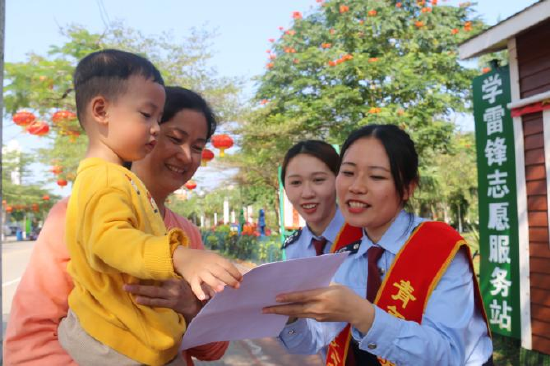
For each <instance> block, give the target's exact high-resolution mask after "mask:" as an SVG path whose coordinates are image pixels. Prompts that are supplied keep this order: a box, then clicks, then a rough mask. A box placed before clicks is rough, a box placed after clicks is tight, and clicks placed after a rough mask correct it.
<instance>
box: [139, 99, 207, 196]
mask: <svg viewBox="0 0 550 366" xmlns="http://www.w3.org/2000/svg"><path fill="white" fill-rule="evenodd" d="M207 132H208V127H207V121H206V118H205V116H204V115H203V114H202V113H201V112H198V111H195V110H192V109H182V110H181V111H179V112H178V113H176V114H175V115H174V117H173V118H172V119H170V120H169V121H167V122H164V123H163V124H161V125H160V133H159V136H158V142H157V145H156V146H155V148H154V149H153V151H152V152H151V153H150V154H149V155H148V156H147V157H146V158H145V159H143V160H142V161H139V162H136V163H134V164H139V165H142V164H144V165H146V167H147V169H143V168H140V167H137V168H140V169H139V172H140V174H139V176H140V178H142V179H143V181H144V182H146V184H147V182H150V183H151V185H148V187H150V190H151V191H155V192H159V193H161V195H165V196H167V195H169V194H170V193H172V192H174V191H175V190H177V189H179V188H180V187H181V186H182V185H184V184H185V183H186V182H187V181H188V180H189V179H191V177H192V176H193V175H194V174H195V172H196V171H197V168H198V167H199V165H200V163H201V156H202V150H203V149H204V147H205V145H206V139H207ZM144 175H145V176H144Z"/></svg>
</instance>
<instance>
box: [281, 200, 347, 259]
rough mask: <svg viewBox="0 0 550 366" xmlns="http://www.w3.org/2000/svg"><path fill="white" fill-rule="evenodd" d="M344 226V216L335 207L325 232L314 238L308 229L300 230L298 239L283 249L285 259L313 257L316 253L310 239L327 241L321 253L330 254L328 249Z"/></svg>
mask: <svg viewBox="0 0 550 366" xmlns="http://www.w3.org/2000/svg"><path fill="white" fill-rule="evenodd" d="M344 224H345V221H344V216H342V213H341V212H340V209H338V207H337V208H336V213H335V214H334V217H333V218H332V221H331V222H330V223H329V224H328V226H327V228H326V229H325V231H323V233H322V234H321V236H315V234H313V233H312V232H311V230H310V229H309V227H307V226H306V227H304V228H303V229H302V234H301V235H300V238H298V240H297V241H296V242H295V243H292V244H291V245H289V246H288V247H286V248H285V254H286V258H287V259H296V258H308V257H315V256H316V252H315V247H314V246H313V244H312V239H317V240H320V239H321V238H325V239H327V244H326V245H325V249H324V251H323V253H324V254H326V253H330V248H331V247H332V244H333V243H334V241H335V240H336V237H337V236H338V233H339V232H340V229H341V228H342V226H344Z"/></svg>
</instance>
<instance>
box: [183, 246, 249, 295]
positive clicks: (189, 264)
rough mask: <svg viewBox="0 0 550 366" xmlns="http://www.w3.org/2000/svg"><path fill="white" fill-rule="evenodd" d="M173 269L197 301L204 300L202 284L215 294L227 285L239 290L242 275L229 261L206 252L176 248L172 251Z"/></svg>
mask: <svg viewBox="0 0 550 366" xmlns="http://www.w3.org/2000/svg"><path fill="white" fill-rule="evenodd" d="M173 262H174V268H175V269H176V272H178V273H179V274H180V275H181V276H182V277H183V278H184V279H185V280H186V281H187V282H188V283H189V285H190V286H191V290H193V293H194V294H195V296H197V298H198V299H199V300H206V299H207V298H208V297H209V296H208V295H207V294H205V291H204V290H203V288H202V284H203V283H204V284H206V285H208V286H209V287H210V288H211V289H212V290H214V291H215V292H221V291H223V288H224V286H225V285H226V284H227V285H229V286H231V287H233V288H239V285H240V281H241V280H242V275H241V273H240V272H239V270H238V269H237V268H236V267H235V266H234V265H233V264H231V262H230V261H228V260H227V259H225V258H223V257H222V256H220V255H218V254H216V253H214V252H210V251H207V250H198V249H189V248H185V247H182V246H180V247H178V248H177V249H176V250H175V251H174V258H173Z"/></svg>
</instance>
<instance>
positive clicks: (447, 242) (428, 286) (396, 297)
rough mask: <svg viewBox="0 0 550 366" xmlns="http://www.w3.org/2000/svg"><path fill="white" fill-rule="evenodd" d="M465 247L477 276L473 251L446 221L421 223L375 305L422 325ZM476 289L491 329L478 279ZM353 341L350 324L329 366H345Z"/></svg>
mask: <svg viewBox="0 0 550 366" xmlns="http://www.w3.org/2000/svg"><path fill="white" fill-rule="evenodd" d="M461 248H465V250H466V252H467V254H468V260H469V262H470V268H471V269H472V273H473V264H472V260H471V255H470V249H469V247H468V245H467V243H466V241H465V240H464V239H463V238H462V237H461V236H460V235H459V234H458V233H457V232H456V231H455V230H454V229H452V228H451V227H450V226H448V225H447V224H445V223H442V222H435V221H433V222H424V223H422V224H420V225H419V226H418V227H417V228H416V229H415V230H414V232H413V233H412V235H411V236H410V237H409V239H408V240H407V242H406V243H405V244H404V245H403V247H402V248H401V250H400V251H399V253H397V255H396V257H395V259H394V261H393V263H392V265H391V267H390V269H389V271H388V273H387V274H386V277H384V281H383V282H382V285H381V286H380V289H379V290H378V294H377V295H376V300H375V301H374V303H375V304H376V305H377V306H378V307H379V308H381V309H382V310H384V311H386V312H387V313H388V314H391V315H393V316H395V317H397V318H400V319H406V320H412V321H415V322H417V323H419V324H421V323H422V316H423V314H424V310H425V309H426V305H427V304H428V300H429V299H430V295H431V293H432V291H433V290H434V288H435V287H436V286H437V284H438V283H439V280H440V279H441V277H442V276H443V274H444V273H445V271H446V270H447V267H448V266H449V264H450V263H451V261H452V260H453V258H454V257H455V255H456V253H457V252H458V250H459V249H461ZM474 290H475V301H476V306H478V308H479V309H480V310H481V311H482V314H483V317H484V319H485V323H486V324H487V329H489V326H488V322H487V315H486V314H485V310H484V308H483V305H482V304H483V303H482V301H481V293H480V291H479V285H478V283H477V280H476V279H475V278H474ZM489 334H490V333H489ZM350 338H351V327H350V325H349V324H348V325H347V326H346V327H345V328H344V330H342V332H341V333H340V334H339V335H338V336H337V337H336V338H335V339H334V340H333V341H332V342H331V343H330V345H329V348H328V352H327V360H326V364H327V366H328V365H330V366H343V365H345V362H346V357H347V351H348V347H349V342H350ZM378 360H379V362H380V364H381V365H393V363H391V362H389V361H387V360H384V359H381V358H378Z"/></svg>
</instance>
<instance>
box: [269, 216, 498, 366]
mask: <svg viewBox="0 0 550 366" xmlns="http://www.w3.org/2000/svg"><path fill="white" fill-rule="evenodd" d="M422 221H423V219H421V218H418V217H415V216H412V215H409V214H407V213H406V212H404V211H402V212H401V213H400V214H399V215H398V216H397V218H396V219H395V221H394V222H393V223H392V224H391V226H390V227H389V228H388V230H387V231H386V233H384V235H383V236H382V238H381V239H380V241H379V242H378V243H376V245H378V246H381V247H382V248H384V249H385V252H384V254H383V255H382V257H381V258H380V260H379V261H378V266H379V267H380V268H381V269H382V270H383V273H384V274H385V273H387V271H388V270H389V268H390V266H391V264H392V262H393V260H394V259H395V256H396V254H397V253H398V252H399V250H400V249H401V247H402V246H403V244H405V242H406V240H407V239H408V238H409V236H410V235H411V233H412V231H413V230H414V228H416V226H418V225H419V224H420V223H421V222H422ZM373 245H375V244H374V243H373V242H372V241H371V240H370V239H369V238H368V237H367V236H366V235H363V239H362V241H361V246H360V248H359V250H358V251H357V253H355V254H350V256H349V258H347V259H346V260H345V262H344V263H343V264H342V265H341V266H340V269H339V270H338V272H337V273H336V275H335V277H334V281H335V282H338V283H340V284H343V285H346V286H348V287H349V288H351V289H352V290H353V291H355V293H357V294H358V295H359V296H361V297H366V287H367V256H366V253H367V250H368V249H369V248H370V247H371V246H373ZM473 276H474V274H473V273H472V271H471V270H470V266H469V264H468V259H467V258H466V254H465V253H464V252H463V251H459V252H458V254H457V255H456V256H455V258H454V259H453V261H452V262H451V264H450V265H449V267H448V268H447V271H446V272H445V274H444V275H443V277H442V278H441V280H440V281H439V283H438V284H437V286H436V288H435V289H434V291H433V292H432V294H431V296H430V299H429V300H428V304H427V306H426V310H425V312H424V316H423V318H422V324H418V323H416V322H413V321H407V320H401V319H398V318H396V317H394V316H392V315H389V314H388V313H386V312H385V311H383V310H381V309H380V308H378V307H377V306H374V309H375V317H374V322H373V324H372V327H371V329H370V330H369V331H368V332H367V334H361V333H360V332H359V331H358V330H356V329H353V331H352V335H353V338H354V339H355V340H356V341H357V342H359V348H360V349H362V350H364V351H368V352H370V353H372V354H375V355H377V356H379V357H382V358H384V359H387V360H389V361H391V362H394V363H396V364H398V365H415V366H417V365H438V366H441V365H482V364H483V363H484V362H486V361H487V360H488V359H489V357H490V356H491V355H492V353H493V345H492V341H491V339H490V338H489V336H488V333H487V326H486V324H485V321H484V320H483V316H482V315H481V312H480V310H479V309H477V307H476V306H475V299H474V284H473V281H472V278H473ZM345 325H346V324H345V323H340V322H326V323H320V322H316V321H315V320H313V319H299V320H298V321H296V322H294V323H292V324H289V325H287V326H286V327H285V328H284V329H283V331H282V332H281V334H280V335H279V338H280V340H281V342H282V344H283V345H284V346H285V348H287V350H288V351H289V352H290V353H294V354H314V353H317V352H319V351H321V352H323V353H324V355H325V356H326V352H324V348H325V347H326V346H327V345H328V344H329V343H330V342H331V341H332V340H333V339H334V338H335V337H336V336H337V335H338V333H339V332H340V331H341V330H342V329H343V328H344V327H345Z"/></svg>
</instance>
